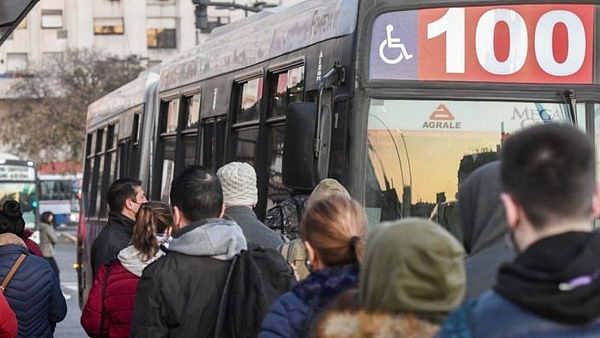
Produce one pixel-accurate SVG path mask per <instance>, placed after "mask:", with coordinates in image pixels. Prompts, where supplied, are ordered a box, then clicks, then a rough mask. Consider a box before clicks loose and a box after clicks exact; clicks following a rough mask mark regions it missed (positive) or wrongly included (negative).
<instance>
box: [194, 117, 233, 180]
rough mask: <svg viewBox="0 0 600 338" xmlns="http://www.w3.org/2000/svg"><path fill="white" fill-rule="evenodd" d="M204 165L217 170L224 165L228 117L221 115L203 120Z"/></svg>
mask: <svg viewBox="0 0 600 338" xmlns="http://www.w3.org/2000/svg"><path fill="white" fill-rule="evenodd" d="M201 125H202V154H201V157H200V158H201V159H202V161H201V163H202V165H203V166H204V167H205V168H207V169H210V170H212V171H213V172H216V171H217V169H218V168H219V167H220V166H222V165H223V160H224V153H225V151H224V145H225V132H226V131H227V118H226V117H225V116H220V117H216V118H207V119H203V120H202V123H201Z"/></svg>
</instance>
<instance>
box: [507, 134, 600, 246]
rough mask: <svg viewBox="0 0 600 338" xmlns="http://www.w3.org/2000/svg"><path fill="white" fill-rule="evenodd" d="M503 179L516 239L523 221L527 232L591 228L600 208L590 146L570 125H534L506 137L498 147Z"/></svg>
mask: <svg viewBox="0 0 600 338" xmlns="http://www.w3.org/2000/svg"><path fill="white" fill-rule="evenodd" d="M501 178H502V185H503V191H504V193H503V194H502V195H501V198H502V201H503V203H504V206H505V208H506V215H507V221H508V224H509V227H510V228H511V230H512V231H513V232H514V234H515V237H517V236H518V235H519V232H520V234H521V236H523V233H524V232H523V231H522V230H523V229H521V231H519V226H520V224H521V223H523V222H524V223H526V224H527V226H526V227H525V228H527V229H529V230H530V231H529V233H530V234H531V233H537V234H547V235H548V234H552V233H560V232H565V231H570V230H576V229H580V230H584V229H587V228H589V229H590V230H591V221H592V219H593V218H594V217H595V216H596V215H597V214H598V212H599V210H600V201H599V199H598V193H599V190H598V188H597V184H596V166H595V153H594V146H593V144H592V142H591V141H590V139H589V138H588V137H587V136H586V135H585V134H584V133H582V132H581V131H579V130H578V129H576V128H575V127H572V126H569V125H565V124H557V123H552V124H544V125H538V126H534V127H531V128H528V129H525V130H522V131H520V132H518V133H515V134H513V135H512V136H511V137H509V138H508V139H507V140H506V141H505V142H504V146H503V149H502V159H501ZM578 227H579V228H578ZM521 228H522V227H521ZM525 228H524V229H525ZM538 238H539V236H538ZM516 240H517V244H519V238H516ZM522 242H523V241H522ZM525 242H527V241H525ZM531 242H532V241H529V244H531ZM519 246H520V249H524V247H526V246H527V245H519Z"/></svg>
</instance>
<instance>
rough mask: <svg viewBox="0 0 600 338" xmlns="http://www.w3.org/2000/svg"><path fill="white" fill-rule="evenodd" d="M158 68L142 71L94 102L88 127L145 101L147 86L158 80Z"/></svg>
mask: <svg viewBox="0 0 600 338" xmlns="http://www.w3.org/2000/svg"><path fill="white" fill-rule="evenodd" d="M157 68H158V67H153V68H150V69H148V70H146V71H143V72H142V73H140V75H139V76H138V78H137V79H135V80H133V81H131V82H128V83H126V84H124V85H123V86H121V87H119V88H117V89H115V90H114V91H112V92H111V93H109V94H107V95H105V96H103V97H101V98H100V99H98V100H96V101H94V102H92V104H90V106H89V107H88V112H87V121H86V124H87V127H88V128H89V127H93V126H95V125H97V124H99V123H103V122H106V121H108V120H110V119H111V118H112V117H113V116H116V115H118V114H120V113H122V112H123V111H125V110H127V109H131V108H133V107H136V106H138V105H141V104H142V103H144V94H145V92H146V88H147V87H148V86H150V85H152V84H153V83H156V82H157V81H158V74H157Z"/></svg>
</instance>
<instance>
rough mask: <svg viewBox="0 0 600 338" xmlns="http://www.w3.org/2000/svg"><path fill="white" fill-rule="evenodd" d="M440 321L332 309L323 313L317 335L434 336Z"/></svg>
mask: <svg viewBox="0 0 600 338" xmlns="http://www.w3.org/2000/svg"><path fill="white" fill-rule="evenodd" d="M438 329H439V324H435V323H432V322H429V321H427V320H423V319H420V318H417V317H416V316H414V315H412V314H400V315H397V314H391V313H382V312H367V311H356V312H354V311H332V312H326V313H324V314H323V316H322V319H321V320H320V321H319V323H318V324H317V325H316V328H315V330H314V337H317V338H338V337H349V338H359V337H433V335H434V334H435V333H436V332H437V331H438Z"/></svg>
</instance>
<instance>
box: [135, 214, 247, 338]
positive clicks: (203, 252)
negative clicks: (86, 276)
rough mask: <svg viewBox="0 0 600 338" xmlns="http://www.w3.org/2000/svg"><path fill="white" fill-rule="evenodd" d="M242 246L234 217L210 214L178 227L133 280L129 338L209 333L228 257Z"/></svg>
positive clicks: (240, 232)
mask: <svg viewBox="0 0 600 338" xmlns="http://www.w3.org/2000/svg"><path fill="white" fill-rule="evenodd" d="M246 248H247V244H246V239H245V238H244V234H243V232H242V229H241V228H240V227H239V226H237V224H235V223H234V222H231V221H226V220H222V219H209V220H207V222H206V223H197V224H190V225H188V226H186V227H185V228H183V229H181V230H180V231H178V232H177V233H176V234H175V235H174V238H173V241H172V242H171V243H170V245H169V252H167V254H166V255H165V256H163V257H161V258H160V259H158V260H157V261H156V262H154V263H152V264H150V265H149V266H148V267H146V269H144V272H143V273H142V277H141V279H140V283H139V284H138V290H137V295H136V299H135V305H134V310H133V317H132V321H131V337H144V338H151V337H210V338H213V337H214V331H215V323H216V320H217V315H218V310H219V302H220V300H221V292H222V290H223V287H224V286H225V281H226V279H227V272H228V271H229V266H230V264H231V259H232V258H233V257H234V256H235V254H237V253H239V252H240V251H241V250H245V249H246Z"/></svg>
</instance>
